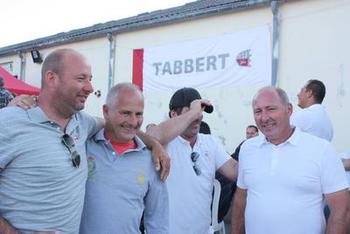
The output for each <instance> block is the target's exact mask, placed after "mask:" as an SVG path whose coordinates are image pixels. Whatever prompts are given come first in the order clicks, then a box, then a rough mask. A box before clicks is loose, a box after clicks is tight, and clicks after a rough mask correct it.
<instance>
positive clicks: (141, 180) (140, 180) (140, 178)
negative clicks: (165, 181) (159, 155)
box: [137, 175, 145, 185]
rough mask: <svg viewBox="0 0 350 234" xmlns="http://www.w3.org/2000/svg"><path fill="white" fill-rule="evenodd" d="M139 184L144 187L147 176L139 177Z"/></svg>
mask: <svg viewBox="0 0 350 234" xmlns="http://www.w3.org/2000/svg"><path fill="white" fill-rule="evenodd" d="M137 183H138V184H139V185H143V184H144V183H145V176H144V175H139V176H137Z"/></svg>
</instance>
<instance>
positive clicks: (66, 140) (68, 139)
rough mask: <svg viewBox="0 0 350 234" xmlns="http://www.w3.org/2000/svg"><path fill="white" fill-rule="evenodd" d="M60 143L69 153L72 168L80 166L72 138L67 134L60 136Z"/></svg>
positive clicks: (78, 155)
mask: <svg viewBox="0 0 350 234" xmlns="http://www.w3.org/2000/svg"><path fill="white" fill-rule="evenodd" d="M62 143H63V144H64V146H66V147H67V149H68V151H69V153H70V157H71V159H72V164H73V167H76V168H78V167H79V165H80V154H79V153H78V151H77V150H76V148H75V144H74V140H73V138H72V137H71V136H70V135H68V134H64V135H63V136H62Z"/></svg>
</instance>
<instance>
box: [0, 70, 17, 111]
mask: <svg viewBox="0 0 350 234" xmlns="http://www.w3.org/2000/svg"><path fill="white" fill-rule="evenodd" d="M4 85H5V84H4V79H3V78H2V77H0V109H1V108H4V107H6V106H7V105H8V104H9V103H10V102H11V100H12V99H13V98H14V96H13V94H12V93H11V92H10V91H9V90H8V89H7V88H5V87H4Z"/></svg>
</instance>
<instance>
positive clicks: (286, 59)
mask: <svg viewBox="0 0 350 234" xmlns="http://www.w3.org/2000/svg"><path fill="white" fill-rule="evenodd" d="M349 22H350V1H349V0H309V1H296V2H293V3H288V4H284V5H282V7H281V53H280V70H279V75H278V76H279V77H278V86H280V87H282V88H284V89H285V90H286V91H287V92H288V95H289V97H290V99H291V101H292V102H293V104H294V111H298V110H299V109H298V107H297V102H298V100H297V96H296V95H297V93H298V92H299V90H300V89H301V88H302V86H303V85H304V84H305V83H306V81H307V80H309V79H319V80H322V81H323V82H324V83H325V85H326V88H327V93H326V98H325V100H324V102H323V103H324V105H325V107H326V109H327V112H328V113H329V115H330V118H331V120H332V122H333V126H334V138H333V143H334V144H335V145H336V147H337V149H338V151H345V150H349V149H350V143H349V140H348V139H347V135H348V132H349V130H350V129H349V123H348V122H347V121H348V120H349V119H350V59H349V54H350V45H349V42H350V31H349V30H347V28H348V27H349V26H348V24H349Z"/></svg>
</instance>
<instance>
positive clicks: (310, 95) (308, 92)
mask: <svg viewBox="0 0 350 234" xmlns="http://www.w3.org/2000/svg"><path fill="white" fill-rule="evenodd" d="M306 94H307V97H308V98H311V97H313V96H314V95H313V93H312V90H310V89H307V90H306Z"/></svg>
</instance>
